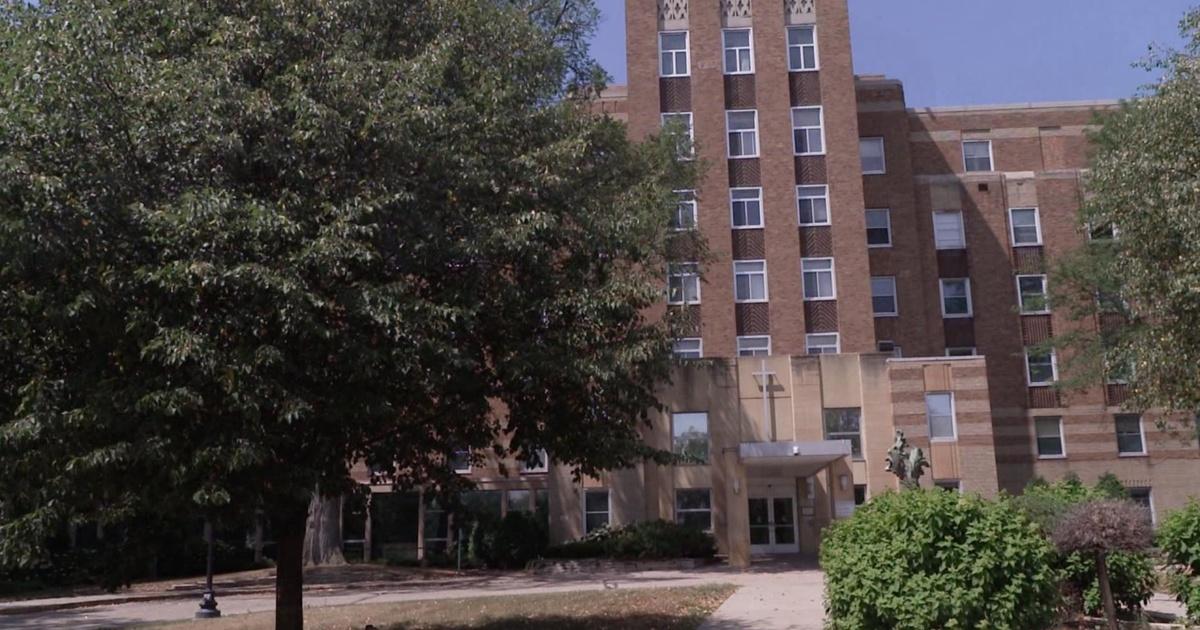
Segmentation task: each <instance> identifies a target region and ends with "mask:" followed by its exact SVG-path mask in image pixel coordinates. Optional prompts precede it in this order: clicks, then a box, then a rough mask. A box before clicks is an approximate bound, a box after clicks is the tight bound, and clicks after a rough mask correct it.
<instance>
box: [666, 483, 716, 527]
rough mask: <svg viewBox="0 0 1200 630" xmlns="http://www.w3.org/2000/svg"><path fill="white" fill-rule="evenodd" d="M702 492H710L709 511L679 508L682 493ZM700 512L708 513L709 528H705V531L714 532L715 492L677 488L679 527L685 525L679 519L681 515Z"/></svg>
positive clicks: (707, 489)
mask: <svg viewBox="0 0 1200 630" xmlns="http://www.w3.org/2000/svg"><path fill="white" fill-rule="evenodd" d="M701 490H703V491H705V492H708V509H707V510H697V509H690V510H684V509H681V508H680V507H679V493H680V491H683V492H699V491H701ZM700 512H707V513H708V527H706V528H704V530H703V531H706V532H711V531H712V530H713V492H712V488H676V489H675V523H676V524H677V525H683V523H682V522H681V519H680V518H679V515H680V513H700Z"/></svg>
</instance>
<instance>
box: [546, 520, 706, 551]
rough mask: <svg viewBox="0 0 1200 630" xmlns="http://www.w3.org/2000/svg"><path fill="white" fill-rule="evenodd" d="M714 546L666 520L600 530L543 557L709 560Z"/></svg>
mask: <svg viewBox="0 0 1200 630" xmlns="http://www.w3.org/2000/svg"><path fill="white" fill-rule="evenodd" d="M716 553H717V544H716V541H715V540H714V539H713V537H712V534H710V533H708V532H705V531H701V530H699V529H696V528H694V527H685V526H683V525H679V524H676V523H672V522H670V521H662V520H658V521H641V522H637V523H633V524H631V525H626V526H624V527H618V528H608V527H605V528H601V529H599V530H596V531H594V532H592V533H590V534H588V535H587V536H586V537H584V538H582V539H580V540H576V541H573V542H569V543H565V544H562V545H553V546H551V547H549V548H547V549H546V553H545V556H546V557H547V558H561V559H582V558H613V559H618V560H665V559H673V558H701V559H706V558H712V557H713V556H715V555H716Z"/></svg>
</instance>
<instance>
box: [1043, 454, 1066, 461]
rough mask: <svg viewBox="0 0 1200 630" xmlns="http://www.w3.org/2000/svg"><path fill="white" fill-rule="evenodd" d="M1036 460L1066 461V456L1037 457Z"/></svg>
mask: <svg viewBox="0 0 1200 630" xmlns="http://www.w3.org/2000/svg"><path fill="white" fill-rule="evenodd" d="M1037 458H1038V459H1039V460H1055V459H1066V458H1067V456H1066V455H1038V457H1037Z"/></svg>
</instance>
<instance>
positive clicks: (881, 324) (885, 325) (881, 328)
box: [875, 317, 899, 341]
mask: <svg viewBox="0 0 1200 630" xmlns="http://www.w3.org/2000/svg"><path fill="white" fill-rule="evenodd" d="M897 321H899V320H898V319H897V318H895V317H876V318H875V338H876V339H879V340H888V341H895V340H896V322H897Z"/></svg>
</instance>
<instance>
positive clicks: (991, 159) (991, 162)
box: [962, 139, 996, 173]
mask: <svg viewBox="0 0 1200 630" xmlns="http://www.w3.org/2000/svg"><path fill="white" fill-rule="evenodd" d="M981 142H986V143H987V147H988V166H989V168H988V169H987V170H986V171H973V170H971V169H969V168H967V145H968V144H976V143H981ZM962 156H963V172H964V173H995V172H996V155H995V153H994V152H993V147H992V141H991V140H978V139H976V140H963V141H962Z"/></svg>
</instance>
